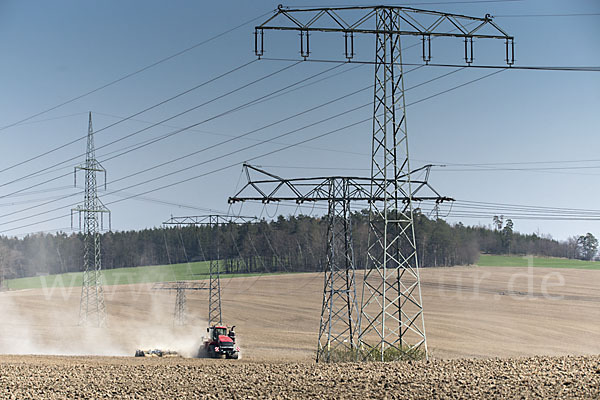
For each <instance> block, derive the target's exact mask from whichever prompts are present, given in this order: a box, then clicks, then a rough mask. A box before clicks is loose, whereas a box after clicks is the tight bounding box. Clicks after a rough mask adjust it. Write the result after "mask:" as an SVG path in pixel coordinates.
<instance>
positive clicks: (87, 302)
mask: <svg viewBox="0 0 600 400" xmlns="http://www.w3.org/2000/svg"><path fill="white" fill-rule="evenodd" d="M78 170H83V171H85V195H84V200H83V205H79V206H77V207H76V208H73V209H72V210H71V225H73V213H77V214H78V216H79V229H81V220H82V219H83V281H82V285H81V301H80V304H79V324H80V325H90V326H96V327H103V326H106V304H105V303H104V290H103V287H102V254H101V246H100V230H101V229H103V228H104V226H103V225H104V224H103V218H102V216H103V214H104V213H108V217H109V229H110V211H109V210H108V209H107V208H106V207H105V206H104V204H103V203H102V201H101V200H100V199H99V198H98V182H97V179H96V174H97V173H98V172H99V173H103V174H104V185H105V187H106V170H105V169H104V168H103V167H102V165H100V163H99V162H98V160H96V151H95V148H94V130H93V128H92V113H91V112H90V114H89V124H88V134H87V152H86V157H85V163H84V164H82V165H80V166H77V167H75V185H77V171H78Z"/></svg>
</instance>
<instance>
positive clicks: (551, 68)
mask: <svg viewBox="0 0 600 400" xmlns="http://www.w3.org/2000/svg"><path fill="white" fill-rule="evenodd" d="M261 59H262V60H270V61H288V62H296V61H300V60H297V59H294V58H273V57H262V58H261ZM302 61H306V62H316V63H335V62H340V61H339V60H326V59H313V58H308V59H306V60H302ZM347 63H348V64H373V65H374V64H375V63H374V62H373V61H361V60H355V59H352V60H351V61H347ZM402 65H404V66H418V65H422V66H428V67H446V68H462V67H465V68H467V69H472V68H475V69H514V70H529V71H571V72H600V66H537V65H531V66H518V65H511V66H507V65H474V64H470V65H461V64H436V63H428V64H423V63H405V62H403V63H402Z"/></svg>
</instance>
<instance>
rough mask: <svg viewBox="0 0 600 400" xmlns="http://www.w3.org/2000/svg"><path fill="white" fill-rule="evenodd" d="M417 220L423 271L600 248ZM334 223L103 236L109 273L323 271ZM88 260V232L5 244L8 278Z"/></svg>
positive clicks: (357, 244) (355, 225) (588, 240)
mask: <svg viewBox="0 0 600 400" xmlns="http://www.w3.org/2000/svg"><path fill="white" fill-rule="evenodd" d="M368 217H369V215H368V211H367V210H364V211H357V212H354V213H353V214H352V217H351V223H352V237H353V243H354V259H355V264H356V267H357V268H364V267H365V266H366V260H367V247H368V236H369V222H368ZM414 217H415V218H414V221H415V224H414V229H415V236H416V241H417V255H418V259H419V265H420V266H421V267H442V266H453V265H468V264H474V263H476V262H477V259H478V257H479V254H480V253H482V252H483V253H489V254H533V255H541V256H552V257H565V258H581V259H592V258H594V257H595V255H596V251H597V247H598V241H597V240H596V239H595V237H594V236H593V235H592V234H591V233H588V234H587V235H583V236H581V237H573V238H570V239H569V240H567V241H558V240H555V239H552V238H551V237H550V236H542V235H537V234H521V233H518V232H515V231H514V224H513V222H512V221H511V220H506V221H504V220H503V217H502V219H501V218H500V217H495V218H494V221H493V224H492V225H490V226H465V225H463V224H462V223H458V224H454V225H451V224H449V223H447V222H446V221H444V220H443V219H431V218H428V217H427V216H425V215H423V214H421V213H419V212H416V213H415V216H414ZM327 224H328V222H327V218H326V217H312V216H307V215H299V216H288V217H284V216H279V217H278V218H277V219H275V220H273V221H266V220H261V221H259V222H255V223H246V224H242V225H235V224H228V225H221V226H217V227H209V226H185V227H180V228H179V227H157V228H153V229H143V230H140V231H116V232H106V233H103V234H102V235H101V243H102V268H104V269H112V268H123V267H137V266H143V265H163V264H175V263H185V262H195V261H205V260H217V259H219V260H223V264H224V265H223V267H222V269H223V272H224V273H246V272H264V273H267V272H282V271H288V272H291V271H322V270H323V268H324V264H325V253H326V240H325V238H326V235H327ZM82 253H83V235H82V234H81V233H76V234H66V233H56V234H34V235H28V236H25V237H24V238H14V237H6V236H2V237H0V267H1V271H2V274H3V276H4V278H6V279H11V278H20V277H27V276H35V275H38V274H59V273H65V272H76V271H80V270H81V268H82V260H83V254H82Z"/></svg>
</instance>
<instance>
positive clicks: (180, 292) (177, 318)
mask: <svg viewBox="0 0 600 400" xmlns="http://www.w3.org/2000/svg"><path fill="white" fill-rule="evenodd" d="M207 289H208V288H207V287H205V285H204V282H188V281H176V282H159V283H155V284H154V286H153V287H152V290H174V291H175V310H174V312H173V325H178V326H184V325H185V324H186V322H187V316H186V302H187V301H186V300H187V299H186V293H185V292H186V291H187V290H207Z"/></svg>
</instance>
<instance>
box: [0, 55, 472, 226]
mask: <svg viewBox="0 0 600 400" xmlns="http://www.w3.org/2000/svg"><path fill="white" fill-rule="evenodd" d="M334 68H337V66H336V67H334ZM334 68H331V69H329V70H326V71H322V72H320V73H317V74H315V75H312V76H311V77H309V78H305V79H303V80H301V81H299V82H296V83H295V84H298V83H300V82H303V81H306V80H307V79H311V78H313V77H315V76H318V75H319V74H322V73H324V72H328V71H330V70H332V69H334ZM419 68H420V67H416V68H413V69H412V70H409V71H407V72H406V73H410V72H412V71H415V70H417V69H419ZM460 70H461V69H458V70H455V71H451V72H448V73H446V74H443V75H440V76H438V77H434V78H432V79H429V80H427V81H425V82H422V83H419V84H417V85H415V86H412V87H410V88H407V89H406V91H409V90H412V89H415V88H417V87H420V86H422V85H424V84H427V83H430V82H433V81H435V80H438V79H441V78H444V77H447V76H449V75H451V74H453V73H456V72H458V71H460ZM480 79H481V78H478V79H477V80H480ZM474 81H476V80H474ZM474 81H472V82H474ZM295 84H292V85H290V86H293V85H295ZM288 87H289V86H287V87H286V88H288ZM371 87H372V85H369V86H366V87H364V88H362V89H359V90H356V91H354V92H352V93H349V94H345V95H343V96H340V97H337V98H335V99H333V100H330V101H327V102H325V103H322V104H319V105H317V106H314V107H312V108H310V109H308V110H305V111H302V112H300V113H297V114H294V115H292V116H289V117H286V118H283V119H281V120H278V121H276V122H273V123H270V124H268V125H266V126H263V127H260V128H257V129H254V130H251V131H249V132H246V133H244V134H241V135H237V136H235V137H233V138H232V139H228V140H225V141H222V142H220V143H217V144H214V145H211V146H208V147H204V148H202V149H200V150H197V151H195V152H192V153H188V154H187V155H184V156H180V157H178V158H175V159H172V160H169V161H166V162H163V163H160V164H158V165H155V166H152V167H149V168H146V169H144V170H142V171H137V172H135V173H132V174H130V175H127V176H124V177H121V178H119V179H117V180H115V181H113V183H114V182H119V181H121V180H124V179H127V178H130V177H133V176H137V175H139V174H142V173H145V172H148V171H150V170H153V169H156V168H159V167H162V166H164V165H167V164H171V163H173V162H176V161H179V160H182V159H184V158H187V157H190V156H193V155H196V154H199V153H201V152H203V151H206V150H210V149H213V148H215V147H217V146H220V145H222V144H225V143H228V142H231V141H234V140H237V139H240V138H242V137H245V136H247V135H250V134H252V133H254V132H257V131H260V130H263V129H266V128H269V127H272V126H274V125H276V124H279V123H281V122H284V121H288V120H290V119H292V118H295V117H297V116H300V115H303V114H306V113H308V112H311V111H314V110H316V109H320V108H323V107H325V106H327V105H330V104H332V103H334V102H337V101H339V100H343V99H346V98H348V97H350V96H353V95H355V94H358V93H360V92H362V91H364V90H366V89H369V88H371ZM286 88H284V89H286ZM279 90H283V89H279ZM279 90H278V91H279ZM276 92H277V91H275V92H273V93H276ZM445 92H446V91H445ZM445 92H444V93H445ZM440 94H441V93H440ZM267 96H269V95H267ZM259 100H260V99H259ZM370 104H371V103H366V104H363V105H361V106H359V107H355V108H353V109H351V110H348V111H344V112H342V113H339V114H336V115H334V116H330V117H328V118H325V119H322V120H320V121H317V122H313V123H311V124H310V125H308V126H304V127H301V128H298V129H295V130H293V131H291V132H287V133H285V134H282V135H279V137H283V136H287V135H289V134H292V133H295V132H298V131H300V130H303V129H306V128H308V127H312V126H316V125H317V124H320V123H323V122H326V121H329V120H331V119H333V118H337V117H339V116H342V115H345V114H348V113H351V112H354V111H356V110H358V109H360V108H363V107H366V106H369V105H370ZM182 129H185V128H181V129H180V130H178V131H176V132H179V131H181V130H182ZM169 135H170V134H167V136H169ZM162 138H164V137H160V138H157V139H155V140H159V139H162ZM272 141H273V140H272V139H266V140H262V141H259V142H258V143H256V144H254V145H251V146H247V147H245V148H243V149H242V150H236V151H234V152H232V153H228V154H226V155H225V156H228V155H232V154H234V153H237V152H239V151H244V150H248V149H250V148H253V147H256V146H258V145H261V144H265V143H267V142H272ZM147 144H149V143H145V144H144V146H145V145H147ZM139 147H141V146H138V147H136V148H132V149H129V150H126V151H123V152H121V153H119V154H117V155H114V156H112V157H109V158H106V159H103V160H102V161H103V162H106V161H109V160H111V159H114V158H117V157H120V156H123V155H125V154H127V153H129V152H131V151H134V150H137V149H138V148H139ZM221 157H224V156H218V157H216V158H213V159H210V160H205V161H203V162H200V163H198V164H195V165H193V166H192V167H196V166H200V165H203V164H206V163H209V162H211V161H215V160H216V159H218V158H221ZM189 168H190V167H186V168H183V169H180V170H178V171H174V172H171V173H168V174H165V175H162V176H161V177H158V178H156V179H162V178H164V177H167V176H170V175H173V174H176V173H179V172H182V171H185V170H187V169H189ZM69 174H70V173H69ZM69 174H64V175H61V176H59V177H56V178H53V180H56V179H59V178H62V177H64V176H66V175H69ZM34 186H35V185H34ZM29 188H31V187H28V188H25V189H22V190H26V189H29ZM74 195H75V194H72V195H67V196H64V197H62V198H60V199H59V200H62V199H66V198H69V197H72V196H74ZM46 204H48V203H44V204H38V205H36V206H31V207H29V208H26V209H23V210H19V211H15V212H13V213H10V214H5V215H0V218H3V217H5V216H10V215H14V214H17V213H20V212H23V211H28V210H30V209H33V208H36V207H40V206H43V205H46ZM36 215H39V214H36ZM11 222H15V221H14V220H13V221H11Z"/></svg>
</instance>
